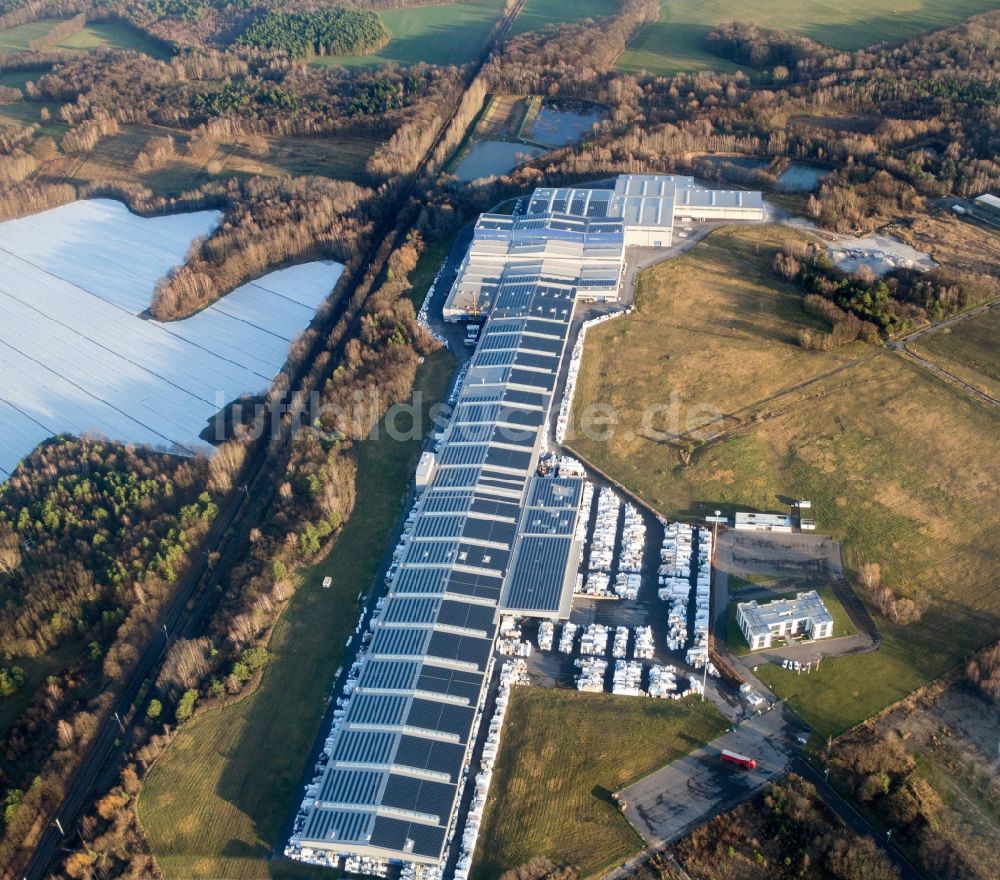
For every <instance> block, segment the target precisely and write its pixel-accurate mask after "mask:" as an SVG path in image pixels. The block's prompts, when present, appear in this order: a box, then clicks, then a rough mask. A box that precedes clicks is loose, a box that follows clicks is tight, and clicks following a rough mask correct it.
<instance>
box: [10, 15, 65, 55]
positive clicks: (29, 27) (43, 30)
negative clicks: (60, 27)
mask: <svg viewBox="0 0 1000 880" xmlns="http://www.w3.org/2000/svg"><path fill="white" fill-rule="evenodd" d="M55 24H56V19H54V18H40V19H38V20H37V21H29V22H28V23H27V24H19V25H17V26H16V27H12V28H7V29H6V30H3V31H0V55H2V54H4V53H5V52H27V51H28V49H29V48H30V46H29V44H30V43H31V41H32V40H37V39H38V38H39V37H44V36H45V35H46V34H47V33H48V32H49V31H50V30H52V28H53V26H54V25H55Z"/></svg>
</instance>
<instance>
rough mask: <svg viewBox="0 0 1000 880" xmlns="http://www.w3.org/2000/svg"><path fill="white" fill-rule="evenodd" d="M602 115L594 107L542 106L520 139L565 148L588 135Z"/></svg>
mask: <svg viewBox="0 0 1000 880" xmlns="http://www.w3.org/2000/svg"><path fill="white" fill-rule="evenodd" d="M603 115H604V114H603V113H602V112H601V111H600V109H598V108H596V107H595V108H586V107H584V106H577V107H559V106H557V105H555V104H543V105H542V109H541V110H540V111H539V113H538V116H537V117H536V118H535V121H534V122H532V123H530V124H529V125H526V126H525V127H524V129H523V130H522V132H521V137H523V138H524V139H525V140H527V141H533V142H534V143H536V144H545V145H546V146H549V147H565V146H566V145H568V144H572V143H575V142H576V141H578V140H580V138H582V137H583V136H584V135H586V134H590V132H591V130H592V129H593V127H594V123H595V122H599V121H600V120H601V117H602V116H603Z"/></svg>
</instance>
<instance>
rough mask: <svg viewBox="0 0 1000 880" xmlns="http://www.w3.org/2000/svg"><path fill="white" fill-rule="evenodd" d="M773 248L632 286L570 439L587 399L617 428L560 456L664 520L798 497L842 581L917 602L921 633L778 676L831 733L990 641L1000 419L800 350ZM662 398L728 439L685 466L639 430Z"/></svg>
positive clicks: (907, 369) (740, 234)
mask: <svg viewBox="0 0 1000 880" xmlns="http://www.w3.org/2000/svg"><path fill="white" fill-rule="evenodd" d="M776 234H779V233H777V232H775V231H773V230H768V229H767V228H756V229H750V228H744V229H741V230H738V231H735V232H734V231H721V232H718V233H715V234H713V236H711V237H710V239H709V240H708V241H707V242H706V243H702V244H699V245H698V246H697V247H696V248H695V249H694V250H692V251H691V252H690V253H689V254H687V255H685V256H684V257H681V258H680V259H678V260H673V261H670V262H669V263H666V264H663V265H661V266H659V267H656V268H655V269H653V270H651V271H650V272H648V273H646V274H645V276H644V277H643V279H642V282H641V285H640V290H639V296H638V299H637V307H636V311H635V312H634V313H633V314H632V315H629V316H627V317H625V318H619V319H617V320H615V321H611V322H609V323H607V324H604V325H601V326H600V327H597V328H594V330H592V331H591V333H590V334H588V336H587V348H586V352H585V356H584V360H583V364H582V367H581V371H580V377H579V380H578V383H577V394H576V403H575V406H574V419H575V421H576V427H577V430H578V431H579V420H580V415H581V413H582V412H583V411H584V410H585V409H586V408H587V407H588V406H589V405H590V404H592V403H595V402H603V403H606V404H610V405H611V406H612V407H613V408H614V409H615V411H616V412H617V415H618V420H619V423H620V425H621V427H620V429H618V430H616V431H614V432H613V434H612V436H611V437H610V438H609V439H607V440H599V439H596V438H595V439H588V438H586V437H583V436H580V435H579V433H578V436H577V439H575V440H573V441H572V442H573V447H574V448H575V449H576V450H577V451H578V453H579V454H580V455H582V456H583V457H584V458H586V459H589V460H590V461H592V462H593V463H594V464H596V465H597V466H598V467H600V468H601V469H603V470H605V471H606V472H608V473H610V474H611V475H612V476H614V477H615V478H616V479H618V480H620V481H621V482H622V483H624V484H625V485H626V486H628V487H629V488H630V489H632V490H633V491H635V492H636V493H637V494H639V495H640V496H642V497H643V498H645V499H646V500H647V501H649V502H650V503H651V504H652V505H653V506H654V507H656V508H657V509H659V510H661V511H662V512H663V513H664V514H666V515H668V516H671V515H677V514H678V513H683V514H691V515H700V514H702V513H704V512H706V511H710V510H711V509H713V508H716V507H719V508H725V509H726V510H728V511H731V510H733V509H735V508H749V509H757V510H768V509H772V508H774V507H775V506H776V505H781V504H782V503H783V502H782V499H784V498H786V497H788V496H791V497H797V498H810V499H811V500H812V502H813V510H814V512H815V514H816V517H815V518H816V520H817V522H818V525H819V529H820V531H821V532H826V533H830V534H833V535H834V536H835V537H837V538H838V539H840V540H841V541H842V542H843V549H844V555H845V562H846V567H847V570H848V572H852V571H856V570H857V567H858V566H859V565H860V564H861V563H863V562H878V563H879V564H880V565H881V566H882V579H883V582H884V583H885V584H887V585H888V586H890V587H891V588H892V589H893V590H895V591H897V593H898V594H900V595H906V596H911V597H915V598H918V599H921V600H922V601H926V602H928V608H927V611H926V613H925V614H924V616H923V620H922V621H921V622H920V623H919V624H913V625H911V626H909V627H908V628H905V629H904V628H898V627H894V626H892V625H891V624H889V622H888V621H884V620H879V626H880V628H881V629H882V630H883V634H884V635H885V643H884V644H883V647H882V649H881V650H880V651H879V652H878V653H876V654H873V655H865V656H863V657H850V658H844V659H840V660H836V661H833V660H831V661H827V662H826V663H824V675H823V676H820V677H819V678H817V677H815V676H809V677H808V679H809V680H808V681H803V680H801V679H802V677H799V676H796V677H795V680H794V682H792V680H791V679H784V681H785V683H786V684H788V686H789V687H793V688H794V693H795V700H794V701H793V704H794V705H796V706H797V707H798V708H800V709H801V710H802V712H803V714H804V717H805V718H806V720H807V721H810V722H811V723H813V724H814V725H815V726H816V727H817V729H820V728H822V729H824V730H827V731H839V730H843V729H845V728H846V727H848V726H850V725H852V724H853V723H855V722H857V721H859V720H861V719H862V718H864V717H866V715H867V714H870V713H871V712H872V711H875V710H877V709H879V708H881V707H883V706H885V705H888V704H889V703H891V702H893V701H894V700H895V699H898V698H899V697H900V696H902V695H903V694H905V693H908V692H909V691H910V690H912V689H913V688H914V687H916V686H918V685H919V684H921V683H922V682H924V681H926V680H928V679H929V678H931V677H934V676H936V675H938V674H940V673H941V672H943V671H945V670H946V669H948V668H950V667H952V666H954V665H955V664H957V663H960V662H961V661H962V660H963V659H964V657H965V654H966V652H967V651H969V650H971V649H973V648H976V647H979V646H981V645H983V644H985V643H986V642H988V641H991V640H995V638H996V633H997V632H998V631H1000V589H998V583H1000V581H998V577H997V570H998V562H1000V541H998V536H1000V513H998V511H997V509H996V504H995V499H996V498H997V497H998V495H1000V474H998V472H997V470H996V468H995V466H994V465H993V463H994V462H995V461H997V460H998V457H1000V432H998V428H1000V415H998V413H997V412H996V410H995V409H992V408H989V407H987V406H985V405H983V404H980V403H978V402H977V401H975V400H974V399H972V398H969V397H968V396H966V395H964V394H962V393H961V392H960V391H958V390H957V389H955V388H953V387H952V386H950V385H948V384H947V383H945V382H943V381H941V380H939V379H937V378H935V377H934V376H933V375H931V374H930V373H928V372H927V371H925V370H923V369H921V368H919V367H917V366H915V365H913V364H911V363H909V362H907V361H904V360H903V359H902V358H900V357H899V356H897V355H894V354H892V353H891V352H889V351H887V350H885V349H882V348H875V347H866V346H861V345H858V344H855V345H854V346H851V347H850V348H849V349H843V350H840V351H834V352H830V353H819V352H807V351H804V350H803V349H801V348H799V346H798V345H796V344H795V341H794V340H795V331H796V330H797V328H798V327H800V326H804V325H806V324H807V323H808V321H810V320H811V319H809V318H808V317H807V316H806V315H805V313H804V312H803V311H802V309H801V306H794V302H793V300H791V299H789V298H790V297H798V296H799V294H797V293H795V292H794V291H790V289H789V288H787V287H786V286H784V285H782V284H780V283H779V282H777V280H776V279H774V278H773V276H772V275H771V274H770V272H769V270H768V269H767V268H766V267H767V266H768V265H769V264H770V261H771V255H772V254H773V247H774V244H773V243H770V244H769V243H768V241H767V239H768V237H769V236H772V235H776ZM781 234H784V233H781ZM769 279H770V280H769ZM671 389H676V393H677V395H678V397H679V400H680V403H681V413H682V415H683V414H684V413H686V412H688V411H689V409H693V408H694V407H695V406H697V405H708V406H710V407H711V408H713V409H716V410H719V411H721V412H722V413H724V414H726V415H725V417H724V418H723V420H722V422H721V423H720V424H721V426H722V427H724V428H725V430H726V432H727V433H726V434H724V435H723V437H722V438H721V439H718V440H715V441H712V442H709V443H706V444H704V445H702V446H696V447H695V448H694V452H693V455H692V457H691V460H690V463H689V464H688V465H686V466H685V465H683V464H682V463H681V456H680V455H679V452H678V447H677V445H676V444H675V443H674V442H672V441H670V440H665V439H663V438H662V437H660V436H657V435H651V434H650V433H649V432H648V431H645V430H641V431H639V432H638V433H637V432H636V431H635V426H637V425H640V424H641V423H642V421H643V415H642V414H643V412H644V410H645V409H646V407H648V406H650V405H652V404H657V403H662V402H665V401H669V399H670V394H671ZM767 674H768V675H770V674H771V673H770V672H768V673H767ZM774 675H776V676H777V679H776V682H777V683H776V685H775V686H776V688H777V690H778V693H780V694H782V695H785V693H786V689H785V687H784V686H783V685H782V681H783V679H782V677H781V676H780V672H779V671H775V672H774ZM827 676H829V677H827ZM765 680H770V679H765ZM825 682H826V683H829V682H835V683H836V684H837V688H836V689H835V690H827V688H826V686H825V684H824V683H825Z"/></svg>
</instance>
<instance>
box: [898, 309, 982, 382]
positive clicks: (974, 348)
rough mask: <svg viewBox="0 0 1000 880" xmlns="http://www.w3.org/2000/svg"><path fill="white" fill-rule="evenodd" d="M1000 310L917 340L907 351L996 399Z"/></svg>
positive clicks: (977, 316)
mask: <svg viewBox="0 0 1000 880" xmlns="http://www.w3.org/2000/svg"><path fill="white" fill-rule="evenodd" d="M998 340H1000V309H992V310H991V311H988V312H985V313H983V314H981V315H976V316H975V317H973V318H969V319H968V320H967V321H961V322H959V323H957V324H953V325H952V326H950V327H945V328H943V329H942V330H939V331H938V332H937V333H930V334H928V335H926V336H921V337H920V338H919V339H917V340H916V341H914V342H912V343H910V345H909V346H908V348H909V349H910V350H911V351H913V352H914V354H917V355H919V356H920V357H922V358H926V359H927V360H929V361H933V362H934V363H935V364H937V365H938V366H939V367H941V368H942V369H945V370H947V371H948V372H949V373H951V374H952V375H953V376H957V377H958V378H959V379H961V380H962V381H963V382H966V383H967V384H969V385H971V386H972V387H973V388H977V389H978V390H980V391H982V392H984V393H986V394H989V395H990V396H991V397H995V398H998V399H1000V345H998V342H997V341H998Z"/></svg>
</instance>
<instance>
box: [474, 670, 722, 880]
mask: <svg viewBox="0 0 1000 880" xmlns="http://www.w3.org/2000/svg"><path fill="white" fill-rule="evenodd" d="M726 726H727V725H726V720H725V718H723V716H722V715H721V714H720V713H719V712H718V710H717V709H716V708H715V707H714V706H713V705H712V704H711V703H707V702H706V703H702V702H700V701H697V700H686V701H683V702H676V703H675V702H666V701H660V700H643V699H637V698H634V697H615V696H611V695H610V694H582V693H578V692H577V691H566V690H551V689H548V688H515V689H514V692H513V695H512V697H511V703H510V707H509V709H508V711H507V717H506V720H505V721H504V727H503V734H502V740H501V744H500V757H499V760H498V762H497V766H496V771H495V773H494V776H493V782H492V784H491V786H490V800H489V803H488V805H487V807H486V815H485V816H484V818H483V826H482V831H481V833H480V836H479V844H478V846H477V848H476V861H475V863H474V864H473V869H472V876H473V878H474V880H494V878H496V877H499V876H500V875H501V874H502V873H504V872H505V871H508V870H510V869H512V868H516V867H517V866H519V865H521V864H524V863H525V862H527V861H528V860H529V859H531V858H532V857H535V856H545V857H547V858H550V859H551V860H552V861H553V862H555V863H557V864H568V865H576V866H578V867H579V874H580V876H581V877H589V876H591V875H593V874H595V873H597V872H598V871H600V870H601V869H602V868H605V867H607V866H609V865H612V864H615V863H616V862H620V861H621V860H622V859H624V858H627V857H628V856H630V855H632V854H634V853H635V852H637V851H638V850H640V849H641V848H642V840H641V838H640V837H639V836H638V835H637V834H636V832H635V831H634V830H633V829H632V827H631V826H630V825H629V824H628V822H627V821H626V820H625V817H624V816H622V814H621V812H620V811H619V810H618V808H617V806H616V805H615V804H614V803H613V802H612V800H611V794H612V793H613V792H615V791H618V790H619V789H621V788H623V787H625V786H626V785H629V784H631V783H633V782H635V781H636V780H638V779H641V778H642V777H643V776H645V775H647V774H648V773H651V772H653V771H654V770H656V769H658V768H659V767H661V766H663V765H664V764H666V763H668V762H669V761H673V760H674V759H676V758H678V757H680V756H681V755H684V754H686V753H687V752H690V751H692V750H694V749H696V748H698V747H699V746H701V745H703V744H704V743H706V742H708V741H709V740H712V739H714V738H715V737H716V736H718V735H719V734H721V733H722V732H723V731H724V730H725V728H726Z"/></svg>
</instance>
